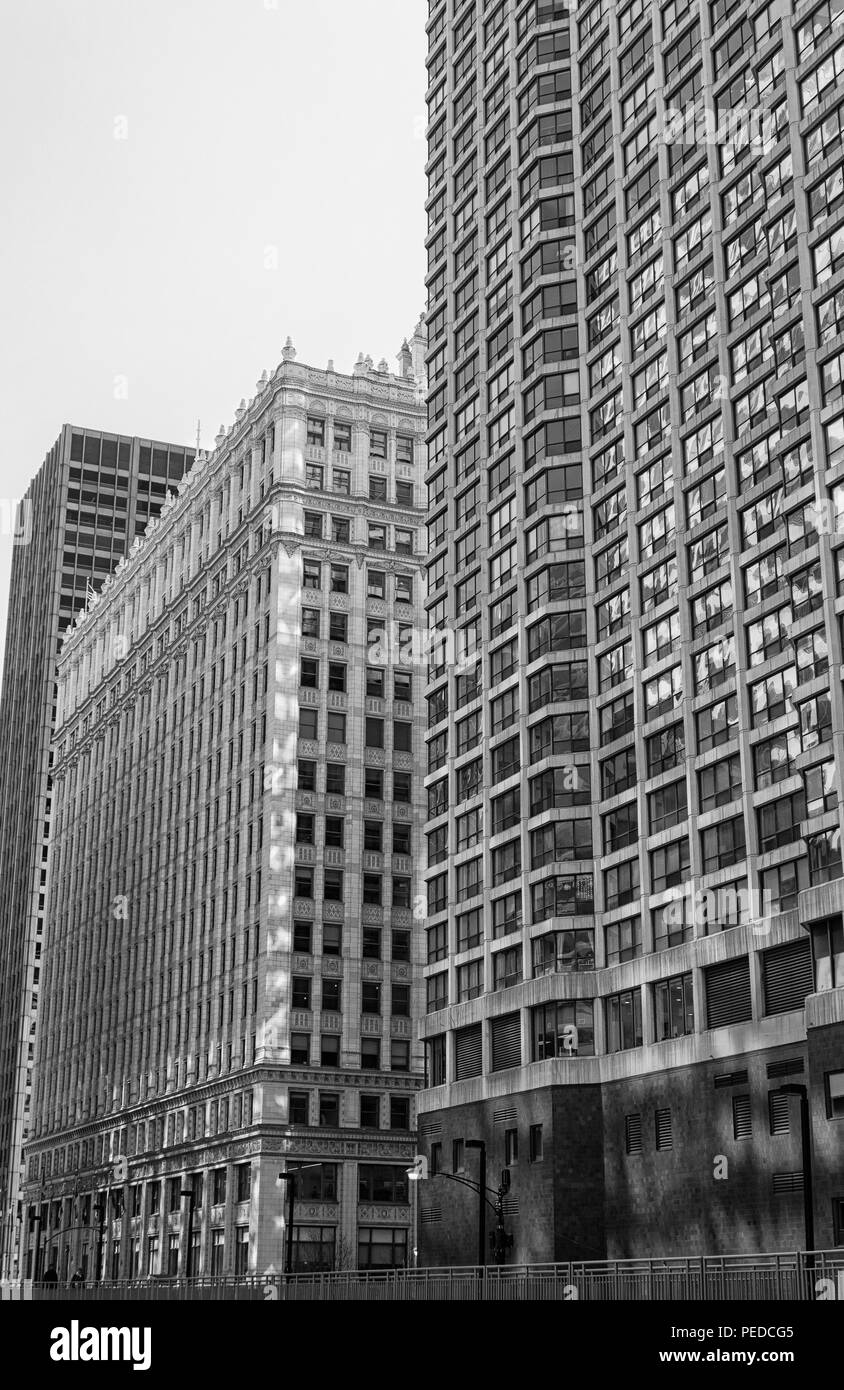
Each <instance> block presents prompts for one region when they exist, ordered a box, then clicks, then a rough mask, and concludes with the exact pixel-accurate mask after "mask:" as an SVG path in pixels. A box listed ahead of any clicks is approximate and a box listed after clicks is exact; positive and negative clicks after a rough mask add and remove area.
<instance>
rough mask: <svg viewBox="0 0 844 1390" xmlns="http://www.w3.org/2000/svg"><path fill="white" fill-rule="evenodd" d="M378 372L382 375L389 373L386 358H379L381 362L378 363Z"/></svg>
mask: <svg viewBox="0 0 844 1390" xmlns="http://www.w3.org/2000/svg"><path fill="white" fill-rule="evenodd" d="M378 370H379V372H382V373H387V372H389V370H390V364H389V362H388V361H387V359H386V357H382V358H381V361H380V362H379V363H378Z"/></svg>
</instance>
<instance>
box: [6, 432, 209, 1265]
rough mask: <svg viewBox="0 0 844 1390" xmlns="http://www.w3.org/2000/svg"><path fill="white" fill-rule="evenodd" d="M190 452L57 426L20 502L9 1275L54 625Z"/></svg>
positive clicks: (11, 844) (11, 651)
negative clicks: (54, 437)
mask: <svg viewBox="0 0 844 1390" xmlns="http://www.w3.org/2000/svg"><path fill="white" fill-rule="evenodd" d="M193 457H194V456H193V453H191V452H186V451H185V449H184V448H180V447H178V446H177V445H168V444H161V443H153V442H152V441H150V440H145V439H139V438H136V437H129V436H123V435H115V434H103V433H100V432H98V431H92V430H84V429H80V428H78V427H76V426H72V425H65V426H64V427H63V429H62V432H61V434H60V435H59V438H58V439H57V440H56V443H55V444H54V446H53V448H52V449H51V450H50V453H49V454H48V455H47V457H46V459H45V460H44V463H43V465H42V467H41V468H40V470H39V472H38V473H37V474H36V476H35V478H34V479H33V481H32V483H31V484H30V486H29V488H28V489H27V492H26V494H25V496H24V497H23V498H22V499H21V502H20V503H19V506H18V514H17V517H16V521H15V524H14V528H13V531H12V541H13V545H14V550H13V560H12V572H11V586H10V593H9V621H8V626H7V632H6V651H5V661H4V667H3V693H2V702H0V741H2V750H3V755H2V766H0V843H2V845H3V849H4V872H3V875H2V881H0V1207H2V1226H0V1275H2V1276H3V1277H9V1276H14V1274H15V1273H16V1269H17V1266H16V1252H17V1242H18V1237H19V1209H18V1201H19V1195H20V1194H19V1182H20V1165H21V1145H22V1143H23V1141H24V1139H25V1138H26V1137H27V1134H28V1130H29V1125H30V1111H31V1086H32V1063H33V1055H34V1044H35V1032H36V1023H37V1014H38V998H39V992H40V973H41V968H42V967H41V953H42V946H43V929H44V913H45V904H46V895H47V891H48V883H47V880H48V872H49V843H48V837H49V828H50V820H51V814H52V805H51V803H52V795H51V760H50V737H51V733H52V727H53V714H54V708H55V699H56V696H55V666H56V658H57V654H58V647H59V641H60V637H61V634H62V633H63V632H64V631H65V630H66V629H67V627H68V624H69V623H70V622H71V621H72V619H73V616H74V614H75V613H76V612H78V611H79V610H80V609H81V607H82V606H83V605H84V603H85V599H86V594H87V592H88V591H89V590H90V589H93V590H94V591H96V590H97V589H98V588H99V587H100V585H101V584H102V582H103V580H104V579H105V578H106V577H107V576H108V575H109V574H111V572H112V571H113V570H114V568H115V566H116V565H117V564H118V562H119V560H120V559H121V558H122V557H123V556H125V555H126V554H128V551H129V547H130V546H131V545H132V544H133V543H134V540H135V537H136V536H137V535H140V534H141V533H142V532H143V531H144V529H145V527H146V525H147V523H148V521H149V520H150V518H154V517H155V516H157V515H158V513H159V511H160V510H161V507H162V505H163V503H164V499H165V496H166V492H167V486H168V483H169V484H172V485H173V486H175V485H176V484H177V483H178V482H179V480H180V479H181V478H182V476H183V474H184V472H185V468H186V467H189V466H190V464H191V463H192V462H193Z"/></svg>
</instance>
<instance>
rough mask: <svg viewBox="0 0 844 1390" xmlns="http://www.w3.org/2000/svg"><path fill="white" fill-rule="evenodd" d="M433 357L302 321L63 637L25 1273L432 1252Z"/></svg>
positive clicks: (174, 1268) (378, 1259)
mask: <svg viewBox="0 0 844 1390" xmlns="http://www.w3.org/2000/svg"><path fill="white" fill-rule="evenodd" d="M421 331H423V330H420V332H421ZM416 337H417V338H418V334H417V335H416ZM417 348H418V343H417ZM412 356H413V350H412V349H410V348H407V349H406V350H403V353H402V371H403V374H402V375H401V376H394V375H392V374H391V373H390V372H389V371H388V369H387V364H386V362H382V363H380V364H379V366H378V367H377V368H376V367H374V366H373V363H372V361H371V359H364V358H361V359H360V360H359V362H358V364H357V366H356V367H355V369H354V371H353V373H352V374H351V375H343V374H341V373H338V372H335V371H334V370H333V367H331V366H329V369H328V370H327V371H322V370H317V369H314V368H311V367H307V366H305V365H303V364H301V363H298V362H297V361H296V353H295V350H294V349H293V346H292V344H291V343H290V342H289V341H288V345H287V346H286V348H285V350H284V353H283V361H282V362H281V363H280V364H279V366H278V368H277V369H276V370H275V371H274V372H273V374H272V375H271V376H270V377H269V378H268V377H267V374H266V373H264V375H263V376H262V378H261V380H260V381H259V383H258V386H257V391H256V394H255V396H254V398H253V399H252V400H251V401H250V402H249V403H248V404H247V402H246V401H243V402H242V403H241V407H240V408H239V410H238V411H237V415H236V421H235V423H234V424H233V425H232V427H231V428H230V429H229V430H228V431H225V430H221V432H220V434H219V435H218V436H217V440H216V445H217V447H216V449H215V451H214V453H213V455H211V456H210V457H207V458H206V457H204V456H202V457H200V459H199V460H198V461H197V463H196V464H195V466H194V467H193V469H192V470H191V471H190V472H189V473H188V474H187V476H186V477H185V479H184V481H183V483H182V485H181V487H180V488H179V493H178V497H177V498H174V499H172V501H171V502H170V503H169V504H168V505H167V506H166V507H165V509H164V511H163V513H162V516H161V519H160V521H159V522H158V523H157V525H156V526H155V527H154V528H153V530H152V533H151V534H150V535H149V536H148V538H147V539H146V541H145V543H144V544H143V545H142V546H141V547H140V548H139V549H138V551H137V553H133V554H132V555H131V556H130V558H129V560H128V562H127V563H126V564H125V565H123V566H121V567H120V568H119V569H118V571H117V573H116V575H115V576H114V578H113V579H112V580H110V581H109V582H108V584H107V585H106V587H105V589H104V591H103V594H102V596H101V598H100V599H99V600H98V601H97V602H96V603H94V604H93V605H91V606H90V608H89V610H88V611H87V612H86V614H85V615H84V617H83V618H82V620H81V621H80V622H78V623H77V624H76V625H75V626H74V627H73V628H72V629H71V631H70V632H69V634H68V636H67V639H66V641H65V643H64V645H63V647H62V651H61V657H60V661H59V670H58V710H57V734H56V747H55V752H54V768H53V775H54V798H55V805H54V830H53V856H54V861H53V871H52V884H51V889H50V898H49V903H48V909H47V944H46V946H45V958H46V963H45V975H44V980H43V986H42V988H43V992H44V1005H43V1012H44V1026H43V1028H42V1030H41V1034H40V1041H39V1047H38V1052H37V1067H36V1094H35V1107H34V1128H33V1135H32V1139H31V1141H30V1143H29V1144H28V1145H27V1149H26V1171H27V1189H26V1201H27V1219H26V1228H25V1234H24V1248H25V1252H26V1255H25V1270H26V1272H27V1273H35V1272H37V1271H39V1270H42V1269H43V1268H44V1267H45V1266H44V1260H51V1261H52V1262H53V1263H54V1264H56V1267H57V1268H58V1269H59V1272H60V1273H62V1272H63V1271H64V1270H65V1269H69V1268H71V1267H72V1266H75V1265H76V1264H82V1265H83V1267H84V1268H85V1269H86V1271H87V1273H88V1275H89V1277H91V1276H95V1275H96V1274H97V1273H99V1274H104V1275H107V1276H112V1277H126V1276H135V1275H143V1276H146V1275H168V1274H170V1275H175V1274H180V1275H188V1274H190V1275H199V1274H244V1273H246V1272H255V1271H259V1272H260V1271H265V1270H267V1269H268V1268H270V1267H273V1268H275V1269H276V1270H280V1269H281V1268H282V1267H283V1265H284V1264H285V1262H286V1260H287V1257H288V1246H287V1236H288V1234H289V1231H290V1227H289V1223H287V1221H286V1216H285V1212H287V1213H288V1214H289V1207H287V1206H286V1202H287V1198H288V1194H289V1190H290V1186H291V1183H294V1182H295V1188H294V1193H293V1197H294V1216H293V1227H292V1239H291V1242H290V1247H289V1253H290V1256H291V1258H292V1262H293V1265H294V1266H295V1267H296V1268H304V1269H308V1268H310V1269H333V1268H334V1267H335V1266H337V1267H341V1268H342V1267H352V1266H356V1265H363V1266H365V1267H374V1268H378V1267H382V1268H383V1267H393V1266H395V1265H404V1264H405V1263H407V1262H408V1261H409V1260H410V1259H411V1258H412V1229H413V1228H412V1222H411V1204H410V1186H409V1183H408V1178H407V1169H408V1167H409V1165H410V1162H411V1160H412V1157H413V1154H414V1143H413V1140H412V1138H411V1129H412V1125H413V1123H414V1099H415V1093H416V1091H417V1090H418V1088H419V1086H420V1085H421V1081H422V1053H421V1048H420V1046H419V1043H418V1040H417V1037H416V1035H415V1032H414V1028H413V1020H414V1019H415V1017H416V1016H417V1015H418V1012H419V1001H418V997H417V996H418V992H419V990H420V988H421V955H420V951H419V937H420V933H419V929H418V927H417V929H416V930H415V931H414V916H413V908H414V896H415V890H414V882H413V876H414V872H415V870H416V868H417V867H418V865H419V854H420V842H421V833H422V832H421V815H420V813H419V812H420V800H421V795H422V787H421V778H420V776H419V774H418V770H417V763H418V760H419V757H420V753H421V745H422V738H423V730H424V717H423V708H424V699H423V692H422V680H421V676H420V672H419V671H418V670H414V669H413V666H412V664H411V662H410V661H402V660H401V659H400V658H399V653H400V652H403V651H407V652H408V653H409V654H410V655H411V656H412V651H411V648H412V642H413V637H414V634H416V633H418V630H419V627H420V623H421V620H422V615H423V609H422V597H423V595H422V580H423V573H424V570H423V563H424V562H423V554H422V552H423V547H422V545H421V544H420V540H421V534H420V532H421V525H422V521H423V516H424V513H423V511H422V508H421V497H420V491H421V476H420V475H421V469H420V462H421V457H420V454H421V448H422V443H423V438H424V400H423V390H422V382H421V380H416V379H415V378H414V376H413V374H412Z"/></svg>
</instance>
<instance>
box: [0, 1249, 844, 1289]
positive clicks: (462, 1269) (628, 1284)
mask: <svg viewBox="0 0 844 1390" xmlns="http://www.w3.org/2000/svg"><path fill="white" fill-rule="evenodd" d="M0 1298H2V1299H37V1300H51V1299H55V1300H62V1301H65V1300H72V1301H76V1300H79V1301H82V1300H124V1301H130V1302H143V1301H146V1300H155V1301H171V1300H206V1301H221V1302H222V1301H248V1302H264V1301H267V1302H269V1301H276V1300H278V1301H293V1302H349V1301H361V1302H385V1303H387V1302H414V1303H415V1302H442V1301H446V1302H467V1303H477V1302H522V1301H527V1302H533V1301H541V1302H567V1301H571V1302H574V1301H578V1300H583V1301H586V1302H592V1303H594V1302H619V1301H627V1302H643V1301H647V1302H659V1301H662V1300H666V1299H676V1300H679V1301H684V1302H694V1303H701V1302H720V1301H733V1300H738V1301H745V1300H760V1301H762V1302H774V1301H787V1302H794V1301H800V1302H814V1301H816V1300H829V1299H835V1298H837V1299H840V1300H842V1301H844V1247H841V1248H840V1249H837V1250H821V1251H816V1252H814V1253H809V1254H807V1253H805V1252H802V1251H794V1252H784V1253H783V1252H779V1253H773V1254H766V1255H701V1256H686V1255H678V1256H674V1257H666V1258H664V1259H648V1260H592V1261H584V1262H572V1263H567V1264H544V1265H543V1264H539V1265H504V1266H498V1265H488V1266H487V1267H486V1268H483V1269H482V1268H480V1267H479V1266H475V1265H467V1266H455V1267H450V1268H443V1269H397V1270H355V1271H342V1272H339V1273H336V1274H327V1273H313V1274H308V1273H304V1274H292V1275H279V1274H275V1273H272V1274H267V1275H260V1274H251V1275H244V1276H240V1277H235V1276H229V1277H226V1276H223V1275H208V1276H205V1277H201V1278H197V1279H166V1278H150V1279H124V1280H102V1281H101V1282H99V1283H85V1284H81V1285H80V1284H77V1285H70V1286H68V1285H64V1284H43V1283H32V1282H30V1281H23V1282H18V1283H5V1284H2V1285H0Z"/></svg>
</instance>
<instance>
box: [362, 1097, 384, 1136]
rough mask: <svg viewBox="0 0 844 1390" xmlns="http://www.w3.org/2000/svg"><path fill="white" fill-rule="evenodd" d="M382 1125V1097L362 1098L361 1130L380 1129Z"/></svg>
mask: <svg viewBox="0 0 844 1390" xmlns="http://www.w3.org/2000/svg"><path fill="white" fill-rule="evenodd" d="M380 1125H381V1097H380V1096H361V1098H360V1127H361V1129H379V1128H380Z"/></svg>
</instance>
